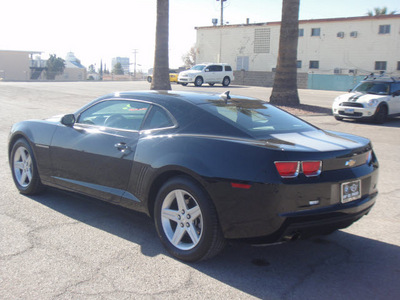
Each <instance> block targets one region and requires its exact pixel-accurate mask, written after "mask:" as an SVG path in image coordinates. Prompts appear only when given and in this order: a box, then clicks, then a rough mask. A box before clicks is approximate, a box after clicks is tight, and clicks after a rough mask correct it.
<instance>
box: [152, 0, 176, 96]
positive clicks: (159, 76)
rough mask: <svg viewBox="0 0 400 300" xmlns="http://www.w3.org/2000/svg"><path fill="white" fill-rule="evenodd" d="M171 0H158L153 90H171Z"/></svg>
mask: <svg viewBox="0 0 400 300" xmlns="http://www.w3.org/2000/svg"><path fill="white" fill-rule="evenodd" d="M168 22H169V0H157V26H156V50H155V54H154V71H153V80H152V81H151V87H150V89H151V90H170V89H171V83H170V81H169V58H168Z"/></svg>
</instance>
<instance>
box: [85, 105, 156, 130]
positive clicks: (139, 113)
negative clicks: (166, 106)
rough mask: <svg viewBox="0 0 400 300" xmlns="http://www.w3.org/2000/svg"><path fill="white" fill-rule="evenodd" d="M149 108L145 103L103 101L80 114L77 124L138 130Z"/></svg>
mask: <svg viewBox="0 0 400 300" xmlns="http://www.w3.org/2000/svg"><path fill="white" fill-rule="evenodd" d="M149 106H150V105H149V104H147V103H142V102H135V101H125V100H110V101H103V102H100V103H97V104H95V105H93V106H92V107H90V108H88V109H87V110H85V111H84V112H83V113H81V115H80V116H79V118H78V122H77V123H81V124H89V125H97V126H104V127H110V128H118V129H127V130H139V129H140V125H141V124H142V121H143V118H144V116H145V115H146V112H147V110H148V108H149Z"/></svg>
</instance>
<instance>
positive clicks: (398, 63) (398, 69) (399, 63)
mask: <svg viewBox="0 0 400 300" xmlns="http://www.w3.org/2000/svg"><path fill="white" fill-rule="evenodd" d="M397 71H400V61H398V62H397Z"/></svg>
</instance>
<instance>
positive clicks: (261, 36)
mask: <svg viewBox="0 0 400 300" xmlns="http://www.w3.org/2000/svg"><path fill="white" fill-rule="evenodd" d="M270 41H271V29H270V28H257V29H255V30H254V53H269V51H270Z"/></svg>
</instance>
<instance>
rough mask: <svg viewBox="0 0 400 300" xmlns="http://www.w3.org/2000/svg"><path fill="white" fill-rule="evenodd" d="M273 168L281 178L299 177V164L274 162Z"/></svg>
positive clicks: (294, 162)
mask: <svg viewBox="0 0 400 300" xmlns="http://www.w3.org/2000/svg"><path fill="white" fill-rule="evenodd" d="M275 167H276V169H277V170H278V173H279V175H281V177H282V178H294V177H297V175H299V169H300V162H298V161H276V162H275Z"/></svg>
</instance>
